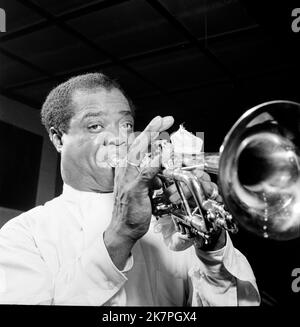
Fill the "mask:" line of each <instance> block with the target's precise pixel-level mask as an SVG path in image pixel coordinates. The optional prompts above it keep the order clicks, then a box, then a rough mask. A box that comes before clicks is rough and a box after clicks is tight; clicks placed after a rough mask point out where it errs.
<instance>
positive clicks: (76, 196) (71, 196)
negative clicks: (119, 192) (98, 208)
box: [62, 183, 113, 202]
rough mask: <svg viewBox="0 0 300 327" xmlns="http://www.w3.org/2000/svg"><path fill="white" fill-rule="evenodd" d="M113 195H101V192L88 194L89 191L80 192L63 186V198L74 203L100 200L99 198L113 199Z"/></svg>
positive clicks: (68, 186) (65, 185) (66, 185)
mask: <svg viewBox="0 0 300 327" xmlns="http://www.w3.org/2000/svg"><path fill="white" fill-rule="evenodd" d="M112 196H113V193H112V192H111V193H100V192H88V191H80V190H77V189H75V188H73V187H72V186H70V185H68V184H66V183H64V184H63V192H62V197H64V198H66V199H68V200H72V201H76V202H77V201H79V200H88V199H99V198H111V197H112Z"/></svg>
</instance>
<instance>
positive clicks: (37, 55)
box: [2, 26, 107, 73]
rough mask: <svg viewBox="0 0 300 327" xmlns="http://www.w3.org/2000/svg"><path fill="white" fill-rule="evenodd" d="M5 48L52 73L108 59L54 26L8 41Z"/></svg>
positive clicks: (4, 44)
mask: <svg viewBox="0 0 300 327" xmlns="http://www.w3.org/2000/svg"><path fill="white" fill-rule="evenodd" d="M2 47H4V48H5V49H8V50H9V51H11V52H13V53H15V54H18V55H20V56H22V58H24V59H27V60H29V61H31V62H33V63H34V64H35V65H37V66H39V67H41V68H43V69H44V70H47V71H51V72H52V73H58V72H63V71H66V70H69V69H75V68H78V67H79V66H82V65H84V66H86V65H90V64H95V63H97V64H98V63H100V62H105V61H107V60H106V57H104V56H101V55H99V53H97V52H95V51H94V50H92V49H90V48H87V47H86V46H84V45H82V44H81V43H80V42H79V41H78V40H77V39H76V38H74V37H73V36H70V35H69V34H67V33H65V32H63V31H62V30H60V29H59V28H57V27H55V26H52V27H48V28H46V29H43V30H42V31H37V32H34V33H30V34H28V35H26V36H23V37H22V38H18V39H14V40H10V41H7V42H5V43H3V44H2Z"/></svg>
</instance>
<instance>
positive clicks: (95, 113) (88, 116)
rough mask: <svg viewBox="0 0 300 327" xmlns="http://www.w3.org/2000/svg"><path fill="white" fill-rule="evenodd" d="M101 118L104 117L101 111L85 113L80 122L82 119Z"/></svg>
mask: <svg viewBox="0 0 300 327" xmlns="http://www.w3.org/2000/svg"><path fill="white" fill-rule="evenodd" d="M101 116H104V113H103V112H102V111H97V112H94V111H91V112H87V113H85V114H84V115H83V116H82V118H81V120H84V119H86V118H90V117H101Z"/></svg>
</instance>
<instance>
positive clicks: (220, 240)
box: [166, 169, 226, 251]
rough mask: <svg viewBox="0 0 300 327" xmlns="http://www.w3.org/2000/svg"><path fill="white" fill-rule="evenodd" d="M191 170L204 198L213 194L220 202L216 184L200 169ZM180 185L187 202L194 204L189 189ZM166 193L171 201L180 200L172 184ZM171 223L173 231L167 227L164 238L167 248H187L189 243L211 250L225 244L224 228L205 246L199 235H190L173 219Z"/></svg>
mask: <svg viewBox="0 0 300 327" xmlns="http://www.w3.org/2000/svg"><path fill="white" fill-rule="evenodd" d="M192 172H193V174H194V175H195V176H196V177H197V179H198V182H199V184H200V185H201V187H202V190H203V192H204V195H205V196H206V198H210V197H211V196H212V195H214V200H215V201H217V202H219V203H222V202H223V201H222V198H221V196H220V195H219V194H218V193H217V191H218V186H217V185H216V184H215V183H213V182H212V181H211V178H210V176H209V175H208V174H207V173H205V172H204V171H203V170H201V169H194V170H193V171H192ZM182 187H183V191H184V194H185V196H186V198H187V199H188V201H189V202H191V204H193V205H194V204H195V203H194V201H193V198H192V197H191V193H190V191H189V189H188V188H187V186H185V185H184V184H182ZM167 194H168V196H169V199H170V201H171V202H173V203H179V202H180V201H181V200H180V196H179V194H178V192H177V189H176V186H175V185H174V184H173V185H171V186H169V187H168V189H167ZM173 225H174V226H172V227H173V233H172V231H171V230H170V228H171V229H172V227H169V229H168V238H167V239H166V242H167V245H168V246H169V248H171V249H172V250H174V251H183V250H185V249H187V248H189V247H190V246H191V245H194V246H195V248H196V249H202V250H206V251H212V250H217V249H220V248H222V247H223V246H224V245H225V244H226V233H225V231H224V230H220V231H219V232H217V233H216V234H215V235H214V236H213V239H212V242H211V243H210V244H209V245H207V246H205V245H204V243H203V239H202V238H201V237H200V236H192V235H191V234H190V232H189V230H188V229H187V228H185V227H183V226H182V225H180V224H177V223H176V222H175V221H174V224H173Z"/></svg>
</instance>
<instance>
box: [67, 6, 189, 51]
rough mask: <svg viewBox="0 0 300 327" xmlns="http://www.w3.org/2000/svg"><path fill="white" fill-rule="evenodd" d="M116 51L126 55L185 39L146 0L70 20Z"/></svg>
mask: <svg viewBox="0 0 300 327" xmlns="http://www.w3.org/2000/svg"><path fill="white" fill-rule="evenodd" d="M68 24H70V25H71V26H72V27H74V28H75V29H76V30H78V31H80V33H83V34H84V35H85V36H87V37H88V38H90V39H92V40H93V41H94V42H96V43H97V44H98V45H99V46H101V47H103V48H105V49H107V50H108V51H110V52H111V53H113V54H114V55H117V56H120V57H125V56H130V55H133V54H137V53H142V52H147V51H150V50H153V49H159V48H163V47H166V46H169V45H172V44H178V43H181V42H183V41H185V39H184V37H183V36H182V35H181V34H180V33H178V32H177V31H176V30H175V29H174V28H173V27H172V26H170V24H169V23H168V22H167V21H166V20H165V19H164V18H162V17H161V16H160V15H159V14H158V13H157V12H156V11H154V10H153V9H152V8H151V7H150V6H149V5H148V4H147V3H146V1H141V0H132V1H129V2H126V3H123V4H120V5H118V6H115V7H112V8H107V9H105V10H103V11H99V12H94V13H92V14H89V15H85V16H83V17H80V18H77V19H74V20H71V21H68Z"/></svg>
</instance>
